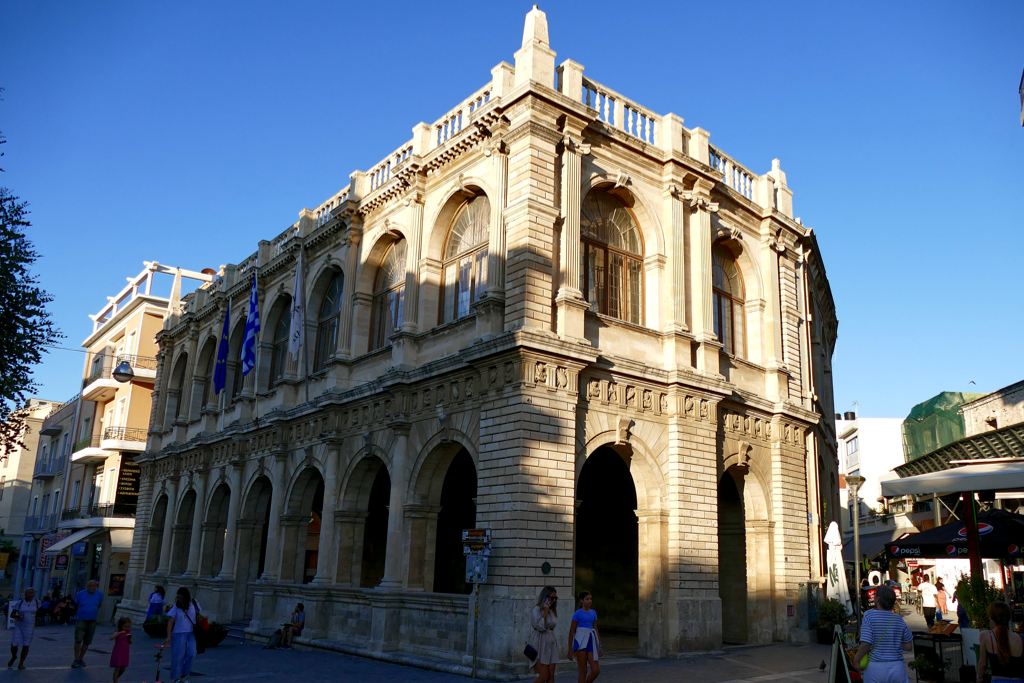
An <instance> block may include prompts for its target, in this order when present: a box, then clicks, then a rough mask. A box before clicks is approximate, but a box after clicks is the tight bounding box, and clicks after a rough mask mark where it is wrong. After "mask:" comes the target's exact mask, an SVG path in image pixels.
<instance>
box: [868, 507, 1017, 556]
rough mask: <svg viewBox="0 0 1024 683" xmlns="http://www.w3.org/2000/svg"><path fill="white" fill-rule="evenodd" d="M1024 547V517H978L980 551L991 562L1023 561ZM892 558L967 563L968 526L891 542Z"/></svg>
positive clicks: (952, 525)
mask: <svg viewBox="0 0 1024 683" xmlns="http://www.w3.org/2000/svg"><path fill="white" fill-rule="evenodd" d="M1021 547H1024V516H1022V515H1015V514H1011V513H1009V512H1006V511H1004V510H988V511H987V512H979V513H978V550H979V551H980V554H981V556H982V557H986V558H990V559H1000V558H1013V557H1019V556H1020V553H1021ZM886 552H888V553H889V556H890V557H895V558H897V559H904V558H910V559H913V558H916V557H923V558H940V557H957V558H962V559H967V526H966V525H965V523H964V522H963V521H960V520H958V521H955V522H950V523H949V524H943V525H942V526H940V527H935V528H934V529H929V530H928V531H922V532H921V533H919V534H908V535H907V536H905V537H903V538H901V539H899V540H896V541H890V542H889V544H888V546H887V547H886Z"/></svg>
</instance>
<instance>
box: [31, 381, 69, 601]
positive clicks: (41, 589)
mask: <svg viewBox="0 0 1024 683" xmlns="http://www.w3.org/2000/svg"><path fill="white" fill-rule="evenodd" d="M82 403H83V402H82V401H80V399H79V396H75V397H74V398H72V399H70V400H69V401H66V402H65V403H60V404H55V405H54V406H53V407H52V409H51V410H50V411H49V413H48V414H47V415H46V418H45V419H44V420H43V422H42V425H41V427H40V429H39V441H38V443H37V444H36V449H37V450H36V463H35V469H34V470H33V472H32V489H31V495H30V499H29V502H28V503H27V504H26V514H27V515H28V516H27V517H26V519H25V534H24V536H23V537H22V539H21V555H22V556H23V557H25V558H26V559H25V561H24V562H23V563H22V564H21V565H20V566H19V572H18V574H17V576H16V577H15V582H14V588H15V592H16V593H20V592H21V590H22V589H23V588H24V587H28V586H31V587H33V588H35V589H36V592H37V593H38V594H39V595H40V596H42V595H45V594H46V593H47V592H49V591H51V590H53V589H55V588H56V589H59V590H60V591H61V592H63V591H64V586H65V584H66V582H67V558H66V557H64V558H62V559H61V560H55V559H54V557H53V555H49V554H46V553H44V552H43V551H44V550H46V549H47V548H49V547H50V546H52V545H53V544H54V543H56V542H57V541H59V540H61V538H62V537H63V534H62V533H60V532H59V531H58V529H57V525H58V523H59V522H60V513H61V509H62V505H63V503H64V499H63V495H64V491H65V489H66V486H65V485H64V484H65V475H66V474H67V467H68V463H69V462H70V460H71V449H72V446H73V445H74V441H75V424H77V421H76V417H77V415H78V411H79V410H80V408H81V405H82Z"/></svg>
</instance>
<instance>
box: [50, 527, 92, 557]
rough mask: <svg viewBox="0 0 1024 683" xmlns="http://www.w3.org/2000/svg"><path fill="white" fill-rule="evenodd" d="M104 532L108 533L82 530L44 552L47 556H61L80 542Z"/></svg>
mask: <svg viewBox="0 0 1024 683" xmlns="http://www.w3.org/2000/svg"><path fill="white" fill-rule="evenodd" d="M104 531H106V529H96V528H90V529H82V530H81V531H76V532H75V533H73V534H71V535H70V536H68V537H67V538H65V539H64V540H63V541H58V542H57V543H54V544H53V545H51V546H50V547H49V548H47V549H46V550H45V551H44V552H45V553H46V554H47V555H59V554H60V553H62V552H64V551H65V550H67V549H68V548H70V547H71V546H73V545H74V544H76V543H78V542H79V541H84V540H85V539H87V538H89V537H90V536H92V535H93V534H99V533H103V532H104Z"/></svg>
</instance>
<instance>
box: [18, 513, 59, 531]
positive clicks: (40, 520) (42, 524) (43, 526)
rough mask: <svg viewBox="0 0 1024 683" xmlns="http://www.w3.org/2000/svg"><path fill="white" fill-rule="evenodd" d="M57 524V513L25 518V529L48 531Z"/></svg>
mask: <svg viewBox="0 0 1024 683" xmlns="http://www.w3.org/2000/svg"><path fill="white" fill-rule="evenodd" d="M56 526H57V513H53V514H49V515H34V516H32V517H26V518H25V531H26V532H29V531H49V530H50V529H54V528H56Z"/></svg>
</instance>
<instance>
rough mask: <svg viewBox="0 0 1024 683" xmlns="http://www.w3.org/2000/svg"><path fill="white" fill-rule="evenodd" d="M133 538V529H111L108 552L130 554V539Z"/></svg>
mask: <svg viewBox="0 0 1024 683" xmlns="http://www.w3.org/2000/svg"><path fill="white" fill-rule="evenodd" d="M134 536H135V530H134V529H111V530H110V552H112V553H130V552H131V551H132V538H133V537H134Z"/></svg>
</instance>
